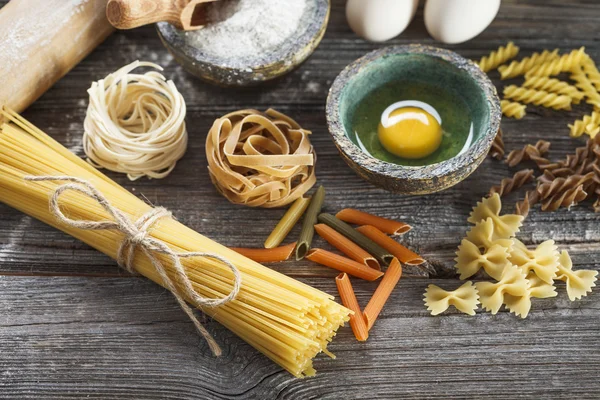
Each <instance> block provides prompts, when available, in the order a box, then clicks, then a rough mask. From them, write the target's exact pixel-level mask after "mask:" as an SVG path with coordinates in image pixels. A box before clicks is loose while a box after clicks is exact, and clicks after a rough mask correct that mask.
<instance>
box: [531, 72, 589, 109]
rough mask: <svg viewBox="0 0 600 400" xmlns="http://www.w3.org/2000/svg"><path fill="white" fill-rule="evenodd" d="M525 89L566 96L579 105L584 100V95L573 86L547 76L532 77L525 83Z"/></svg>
mask: <svg viewBox="0 0 600 400" xmlns="http://www.w3.org/2000/svg"><path fill="white" fill-rule="evenodd" d="M523 87H525V88H528V89H536V90H543V91H546V92H550V93H556V94H564V95H566V96H569V97H570V98H571V101H572V102H573V104H579V103H580V102H581V100H582V99H583V96H584V93H583V92H580V91H579V89H577V88H576V87H575V86H573V85H569V84H568V83H567V82H564V81H560V80H558V79H554V78H548V77H547V76H530V77H529V78H527V79H526V80H525V83H523Z"/></svg>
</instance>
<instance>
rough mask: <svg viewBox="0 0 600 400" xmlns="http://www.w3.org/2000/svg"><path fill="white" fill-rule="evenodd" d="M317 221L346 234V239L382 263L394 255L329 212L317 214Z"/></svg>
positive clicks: (386, 262)
mask: <svg viewBox="0 0 600 400" xmlns="http://www.w3.org/2000/svg"><path fill="white" fill-rule="evenodd" d="M319 222H322V223H324V224H327V225H329V226H330V227H331V228H333V229H335V230H336V231H338V232H339V233H341V234H342V235H344V236H346V237H347V238H348V239H350V240H352V241H353V242H354V243H356V244H357V245H359V246H360V247H362V248H363V249H365V250H366V251H367V252H369V253H370V254H371V255H373V256H374V257H375V258H376V259H377V260H378V261H379V262H380V263H382V264H385V265H388V264H389V263H390V262H391V261H392V259H393V258H394V256H393V255H391V254H390V253H389V252H388V251H387V250H386V249H384V248H383V247H381V246H380V245H378V244H377V243H375V242H374V241H372V240H371V239H369V238H368V237H366V236H365V235H363V234H362V233H360V232H358V231H356V230H355V229H354V228H352V227H351V226H350V225H348V224H347V223H345V222H344V221H342V220H339V219H337V218H336V217H334V216H333V215H331V214H327V213H321V214H319Z"/></svg>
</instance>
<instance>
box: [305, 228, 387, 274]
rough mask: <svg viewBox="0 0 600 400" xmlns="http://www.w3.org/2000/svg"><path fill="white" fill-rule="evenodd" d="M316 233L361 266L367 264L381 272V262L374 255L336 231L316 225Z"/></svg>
mask: <svg viewBox="0 0 600 400" xmlns="http://www.w3.org/2000/svg"><path fill="white" fill-rule="evenodd" d="M315 231H316V232H317V234H318V235H319V236H321V237H322V238H323V239H325V240H326V241H327V243H329V244H330V245H332V246H333V247H335V248H336V249H338V250H339V251H341V252H342V253H344V254H345V255H347V256H348V257H350V258H351V259H353V260H354V261H357V262H359V263H361V264H365V265H366V266H367V267H370V268H373V269H376V270H377V271H381V266H380V265H379V261H377V259H375V257H373V256H372V255H370V254H369V253H367V252H366V251H365V250H363V248H362V247H360V246H358V245H357V244H356V243H354V242H353V241H352V240H350V239H348V238H347V237H346V236H344V235H342V234H341V233H339V232H338V231H336V230H335V229H333V228H331V227H330V226H328V225H325V224H317V225H315Z"/></svg>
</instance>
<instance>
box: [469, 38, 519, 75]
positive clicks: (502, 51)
mask: <svg viewBox="0 0 600 400" xmlns="http://www.w3.org/2000/svg"><path fill="white" fill-rule="evenodd" d="M517 54H519V48H518V47H517V46H515V44H514V43H513V42H508V44H507V45H506V47H503V46H500V47H499V48H498V50H495V51H492V52H491V53H490V54H489V55H487V56H485V57H482V58H481V60H479V63H478V65H479V68H481V70H482V71H483V72H488V71H491V70H493V69H494V68H497V67H498V66H499V65H501V64H504V63H505V62H507V61H508V60H510V59H511V58H515V57H516V56H517Z"/></svg>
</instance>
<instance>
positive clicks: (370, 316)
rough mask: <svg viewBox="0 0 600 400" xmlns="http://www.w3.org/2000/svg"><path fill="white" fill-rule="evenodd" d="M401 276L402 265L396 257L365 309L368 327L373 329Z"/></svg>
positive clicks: (364, 316) (364, 314) (364, 315)
mask: <svg viewBox="0 0 600 400" xmlns="http://www.w3.org/2000/svg"><path fill="white" fill-rule="evenodd" d="M401 276H402V265H400V262H399V261H398V259H397V258H394V259H393V260H392V262H391V263H390V266H389V267H388V269H387V270H386V271H385V274H384V275H383V278H382V279H381V282H379V286H377V289H375V293H373V296H372V297H371V300H369V304H367V306H366V307H365V311H364V312H363V318H364V319H365V323H366V324H367V329H369V330H371V327H373V324H374V323H375V320H376V319H377V316H378V315H379V313H380V312H381V310H382V309H383V306H384V304H385V303H386V301H387V299H388V298H389V297H390V294H391V293H392V290H394V288H395V287H396V284H397V283H398V281H399V280H400V277H401Z"/></svg>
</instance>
